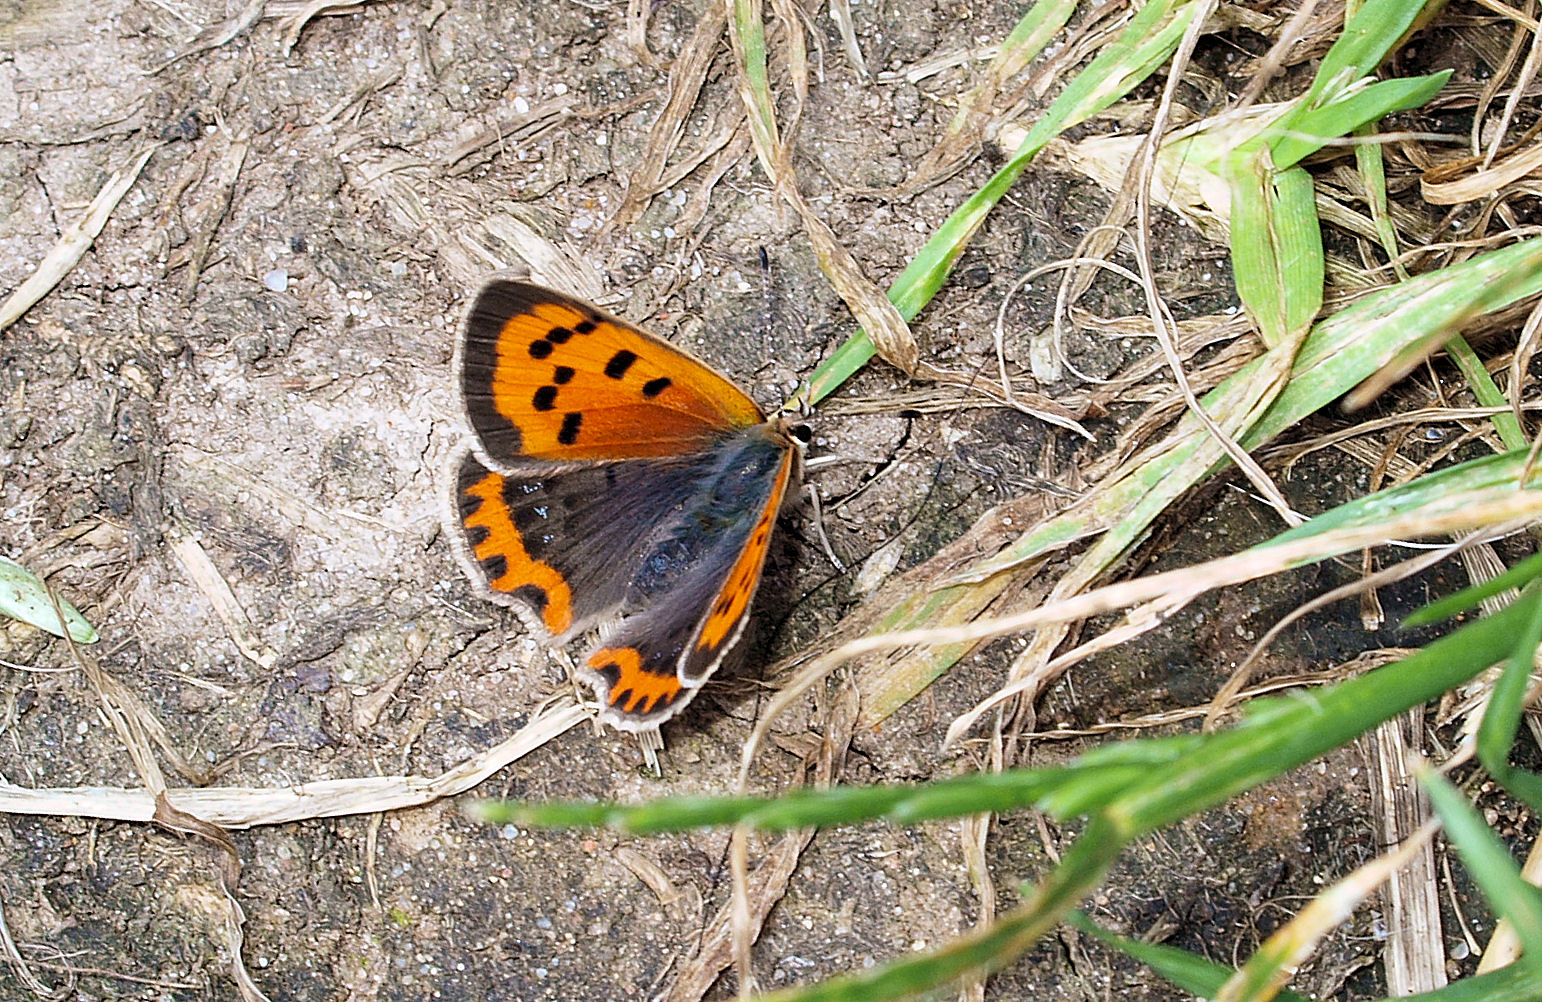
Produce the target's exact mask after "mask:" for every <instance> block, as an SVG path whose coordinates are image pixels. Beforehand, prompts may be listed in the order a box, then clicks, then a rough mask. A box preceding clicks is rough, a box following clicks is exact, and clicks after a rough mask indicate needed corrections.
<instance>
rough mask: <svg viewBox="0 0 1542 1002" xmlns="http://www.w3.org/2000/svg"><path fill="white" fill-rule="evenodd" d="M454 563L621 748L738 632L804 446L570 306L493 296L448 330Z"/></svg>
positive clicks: (731, 389)
mask: <svg viewBox="0 0 1542 1002" xmlns="http://www.w3.org/2000/svg"><path fill="white" fill-rule="evenodd" d="M460 384H461V393H462V397H463V399H464V401H465V406H466V417H467V418H468V419H469V421H470V423H471V427H472V430H473V431H474V432H475V433H476V440H475V442H474V444H473V445H472V447H471V448H470V449H468V450H467V451H466V452H465V454H464V455H462V456H461V457H460V459H459V462H458V468H457V471H456V474H455V478H456V479H455V512H456V515H457V518H458V521H459V527H460V536H461V540H462V542H463V544H464V546H463V547H462V551H463V553H464V555H465V557H466V559H467V562H468V563H469V564H470V565H471V566H472V567H473V568H474V571H473V576H474V577H476V578H479V579H480V580H481V581H483V582H484V583H485V584H486V586H487V589H488V592H489V593H490V595H491V597H493V598H494V599H496V600H498V601H500V602H504V603H506V604H510V605H514V606H515V607H517V608H521V609H523V610H524V611H525V612H527V613H528V614H529V615H528V616H527V617H526V618H527V619H529V620H531V621H532V623H533V625H534V626H536V627H537V628H538V629H539V632H541V633H542V634H543V635H544V636H545V637H546V638H547V639H548V640H549V641H550V642H552V643H554V644H560V643H565V642H566V641H568V640H570V639H572V638H573V637H575V636H577V635H578V634H580V633H583V632H584V631H586V630H588V629H590V628H592V627H599V630H600V634H599V636H600V639H599V641H598V643H597V644H596V645H595V646H594V648H593V649H592V650H590V651H589V652H588V654H586V655H585V657H584V659H583V662H582V664H581V666H580V668H579V672H580V675H581V677H582V678H583V679H584V680H585V681H586V682H588V683H589V684H590V685H592V686H593V687H594V690H595V692H596V694H597V695H598V696H599V701H600V704H601V716H602V718H603V719H604V720H606V721H607V722H609V723H611V724H613V725H614V726H616V727H619V728H622V729H623V730H629V731H637V730H645V729H649V728H654V727H657V726H658V725H659V724H660V723H661V722H663V721H664V720H667V719H668V718H669V717H671V716H673V715H674V714H676V713H678V712H680V710H681V709H682V708H683V707H684V706H685V704H686V703H688V702H690V700H691V697H692V696H694V695H695V694H696V691H697V690H698V689H700V688H701V686H702V684H703V683H704V682H706V681H707V678H708V676H710V675H711V674H712V672H713V670H714V669H716V668H717V666H718V664H719V663H721V662H722V660H723V656H724V655H725V654H727V653H728V651H729V650H730V649H731V648H732V647H733V645H734V643H735V642H736V641H738V639H739V637H740V636H741V635H742V634H743V633H744V626H745V623H746V621H747V620H748V615H749V609H750V602H751V600H752V599H753V598H754V597H755V591H756V588H757V587H758V586H759V584H760V576H761V569H762V568H763V567H764V566H765V562H766V553H767V550H768V547H769V544H770V541H771V530H772V528H773V527H774V526H775V524H776V517H777V514H778V513H779V512H780V510H781V507H782V501H783V499H784V498H785V497H786V496H787V495H788V491H789V490H790V489H792V485H793V484H794V483H795V482H796V481H797V480H798V478H799V476H800V474H801V470H802V454H803V447H804V446H805V445H806V444H807V442H808V437H809V433H808V429H807V428H804V427H802V426H797V425H794V424H793V423H791V422H790V421H789V420H787V419H786V418H784V417H780V416H779V417H774V418H770V419H768V418H767V417H766V415H765V414H764V413H762V411H761V409H760V408H759V407H758V406H756V404H755V402H754V401H753V400H751V399H750V398H749V396H747V395H746V394H745V393H744V391H743V390H741V389H739V388H738V387H737V386H735V385H734V384H733V383H732V382H730V381H729V380H728V379H727V378H726V377H724V376H722V375H720V374H718V373H717V372H715V371H714V370H713V369H711V368H710V367H709V366H707V365H706V364H705V363H703V362H701V361H698V360H697V359H696V358H694V357H692V356H691V355H689V354H687V353H686V352H684V351H682V350H681V349H679V348H676V347H675V346H673V345H671V344H669V343H668V342H666V341H664V340H662V339H660V338H657V337H655V336H653V335H652V334H649V333H647V332H646V331H643V330H639V329H638V328H637V327H634V326H632V325H631V324H629V323H627V322H626V321H624V320H620V319H618V318H616V317H613V316H610V315H609V314H606V313H603V312H601V311H600V310H598V309H596V308H595V307H593V306H591V305H589V304H588V303H585V302H582V301H580V300H577V299H574V298H572V297H571V296H566V295H563V294H562V293H560V292H554V291H552V290H551V289H546V288H542V287H541V286H538V285H532V284H530V283H528V282H521V281H514V280H510V279H494V280H492V281H490V282H489V283H487V284H486V285H485V286H484V287H483V288H482V289H481V291H480V292H478V293H477V296H476V298H475V299H474V300H473V301H472V304H471V308H470V310H469V312H468V313H467V315H466V322H465V325H464V327H463V331H462V335H461V344H460Z"/></svg>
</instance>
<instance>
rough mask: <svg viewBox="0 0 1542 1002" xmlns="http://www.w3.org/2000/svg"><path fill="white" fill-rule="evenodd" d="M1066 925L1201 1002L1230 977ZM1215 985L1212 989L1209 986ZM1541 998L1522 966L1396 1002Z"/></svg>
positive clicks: (1087, 924) (1193, 960) (1527, 1001)
mask: <svg viewBox="0 0 1542 1002" xmlns="http://www.w3.org/2000/svg"><path fill="white" fill-rule="evenodd" d="M1066 921H1067V923H1068V924H1069V925H1071V926H1074V927H1075V928H1076V929H1078V930H1080V931H1081V932H1084V933H1086V934H1087V935H1089V936H1092V937H1093V938H1095V939H1097V940H1099V941H1101V942H1103V943H1107V944H1108V945H1109V946H1112V947H1113V948H1114V949H1116V950H1118V951H1119V952H1121V953H1123V954H1125V955H1126V956H1130V957H1133V958H1135V959H1136V960H1139V961H1141V962H1142V963H1145V964H1147V965H1149V966H1150V967H1151V969H1152V970H1154V971H1156V972H1157V973H1158V974H1160V975H1162V977H1164V978H1166V979H1167V980H1169V981H1171V982H1172V983H1173V984H1175V985H1177V986H1178V987H1179V988H1181V989H1183V990H1184V991H1186V992H1191V993H1193V994H1194V995H1196V996H1198V997H1199V998H1214V997H1215V991H1216V989H1218V988H1219V987H1220V986H1221V984H1223V983H1224V982H1225V980H1226V978H1228V977H1230V975H1231V968H1229V967H1226V966H1224V965H1221V964H1217V963H1215V962H1214V961H1213V960H1207V959H1206V958H1204V957H1199V956H1196V955H1194V954H1192V953H1189V952H1188V951H1187V950H1180V949H1178V948H1177V947H1172V946H1166V945H1163V944H1160V943H1145V942H1142V941H1140V940H1138V939H1130V938H1129V937H1126V936H1120V935H1117V934H1115V933H1113V932H1110V931H1109V930H1107V929H1104V928H1103V927H1102V926H1099V925H1097V924H1096V923H1094V922H1092V921H1091V920H1090V919H1088V918H1087V917H1086V916H1083V915H1080V914H1076V913H1073V914H1072V915H1071V916H1069V917H1068V918H1067V920H1066ZM1212 985H1213V986H1214V987H1210V986H1212ZM1273 997H1274V998H1276V999H1280V1000H1282V1002H1306V996H1303V995H1297V994H1296V993H1294V992H1289V991H1282V992H1280V993H1279V994H1277V995H1275V996H1273ZM1538 998H1542V972H1538V971H1536V970H1535V969H1532V968H1528V967H1527V966H1526V965H1524V964H1514V965H1511V966H1510V967H1506V968H1504V969H1503V970H1499V971H1494V972H1492V973H1490V974H1482V975H1479V976H1477V977H1474V978H1468V979H1467V980H1465V981H1458V982H1456V983H1454V984H1451V985H1448V986H1446V987H1445V988H1441V989H1439V990H1437V991H1432V992H1423V993H1421V994H1418V995H1404V996H1401V997H1400V998H1399V999H1398V1002H1535V1000H1536V999H1538ZM1383 1002H1390V1000H1383Z"/></svg>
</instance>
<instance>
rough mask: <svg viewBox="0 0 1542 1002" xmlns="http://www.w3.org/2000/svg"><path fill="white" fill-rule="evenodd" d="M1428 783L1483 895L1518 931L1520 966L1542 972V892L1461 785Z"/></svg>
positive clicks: (1436, 779)
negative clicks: (1512, 855) (1524, 871)
mask: <svg viewBox="0 0 1542 1002" xmlns="http://www.w3.org/2000/svg"><path fill="white" fill-rule="evenodd" d="M1423 785H1424V789H1425V791H1426V792H1427V793H1428V794H1429V797H1430V804H1431V805H1432V806H1433V807H1434V808H1435V812H1436V813H1437V814H1439V815H1440V820H1441V822H1442V823H1443V824H1444V825H1445V826H1446V835H1447V836H1448V837H1449V838H1450V839H1451V844H1452V845H1454V846H1456V851H1457V852H1458V853H1460V854H1461V857H1462V861H1463V862H1464V863H1466V864H1467V870H1468V872H1469V873H1471V874H1472V878H1473V880H1474V881H1476V882H1477V884H1478V888H1479V889H1480V890H1481V891H1482V892H1483V897H1484V898H1485V899H1486V900H1487V901H1488V903H1489V905H1490V907H1492V908H1493V909H1494V911H1495V912H1497V913H1498V914H1499V915H1500V916H1502V917H1504V918H1507V919H1509V920H1510V923H1511V925H1512V926H1513V927H1514V929H1515V934H1516V936H1517V937H1518V938H1519V939H1520V941H1521V947H1522V950H1523V953H1522V955H1521V959H1520V960H1519V961H1517V962H1516V963H1517V964H1518V965H1523V966H1526V967H1529V968H1530V969H1531V970H1532V971H1533V972H1542V891H1539V890H1538V889H1537V888H1535V887H1533V886H1531V885H1530V884H1528V883H1527V882H1526V880H1525V878H1524V877H1522V876H1521V868H1520V867H1519V866H1517V865H1516V863H1515V860H1514V859H1512V858H1510V853H1509V850H1507V849H1506V848H1505V846H1504V843H1502V842H1500V841H1499V838H1498V836H1496V835H1495V834H1494V833H1493V832H1491V831H1489V829H1488V826H1487V825H1485V824H1484V823H1483V818H1482V817H1481V816H1479V814H1478V812H1477V811H1476V810H1474V809H1473V806H1472V805H1471V804H1470V803H1468V802H1467V798H1466V797H1464V796H1462V794H1461V792H1460V791H1459V790H1457V788H1456V787H1454V786H1452V785H1451V784H1450V783H1449V782H1447V781H1446V779H1445V778H1444V777H1442V776H1440V775H1439V774H1438V773H1435V772H1429V773H1427V774H1426V775H1425V776H1424V777H1423Z"/></svg>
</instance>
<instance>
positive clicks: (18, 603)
mask: <svg viewBox="0 0 1542 1002" xmlns="http://www.w3.org/2000/svg"><path fill="white" fill-rule="evenodd" d="M59 609H60V611H62V612H63V613H64V622H65V624H66V625H67V626H68V627H69V630H70V638H71V639H72V640H74V641H75V642H76V643H77V644H94V643H96V640H97V635H96V628H95V627H93V626H92V625H91V624H90V623H88V622H86V617H84V616H82V615H81V614H80V613H79V612H78V611H76V609H75V607H74V606H73V605H70V604H69V603H68V602H66V601H65V600H64V599H62V598H61V599H59ZM0 615H6V616H10V617H11V618H12V619H19V620H21V621H22V622H23V623H27V624H30V625H32V626H35V627H37V628H38V629H40V630H46V631H47V632H49V633H52V634H53V635H54V636H56V637H62V636H64V631H63V630H62V629H60V627H59V613H58V612H55V611H54V604H53V601H52V600H51V599H50V598H49V596H48V586H47V585H45V584H43V582H42V581H41V580H40V579H39V578H38V576H37V575H36V574H33V573H32V572H31V571H29V570H27V569H26V568H25V567H23V566H22V565H21V564H18V563H16V562H14V561H11V560H7V559H5V558H4V557H0Z"/></svg>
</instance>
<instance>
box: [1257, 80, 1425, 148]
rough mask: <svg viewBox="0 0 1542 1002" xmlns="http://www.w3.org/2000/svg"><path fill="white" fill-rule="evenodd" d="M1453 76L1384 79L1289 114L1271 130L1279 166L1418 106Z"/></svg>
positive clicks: (1271, 145)
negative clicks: (1331, 100) (1325, 102)
mask: <svg viewBox="0 0 1542 1002" xmlns="http://www.w3.org/2000/svg"><path fill="white" fill-rule="evenodd" d="M1449 79H1451V71H1450V70H1442V71H1441V72H1439V73H1432V74H1430V75H1429V76H1423V77H1409V78H1406V79H1402V78H1400V79H1397V80H1382V81H1380V82H1379V83H1373V84H1370V85H1368V86H1366V87H1362V88H1360V89H1359V90H1356V91H1354V92H1353V93H1352V94H1350V95H1348V96H1346V97H1343V98H1341V99H1339V100H1337V101H1334V102H1333V103H1331V104H1328V105H1325V106H1323V107H1321V108H1313V109H1311V110H1308V111H1304V112H1301V113H1299V114H1292V115H1287V116H1286V117H1285V118H1284V119H1283V120H1281V122H1280V123H1279V125H1277V126H1276V127H1275V128H1274V129H1272V130H1270V140H1269V149H1270V152H1271V154H1272V155H1273V161H1274V165H1275V167H1278V168H1281V169H1283V168H1286V167H1293V166H1295V165H1296V164H1297V163H1299V162H1300V161H1301V160H1302V158H1304V157H1308V156H1311V155H1312V154H1313V153H1316V152H1317V151H1318V150H1320V149H1322V147H1323V144H1324V143H1326V142H1327V141H1328V140H1330V139H1337V138H1339V137H1340V136H1347V135H1348V134H1349V133H1351V132H1353V131H1355V130H1356V129H1358V128H1360V127H1361V126H1363V125H1367V124H1369V123H1371V122H1375V121H1378V120H1380V119H1382V118H1384V117H1386V116H1387V115H1390V114H1392V113H1393V112H1397V111H1407V110H1408V109H1410V108H1417V107H1419V106H1420V105H1422V104H1424V103H1425V102H1427V101H1428V100H1429V99H1430V98H1432V97H1434V96H1435V94H1436V93H1437V92H1439V90H1440V88H1442V87H1444V86H1445V85H1446V81H1447V80H1449Z"/></svg>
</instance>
